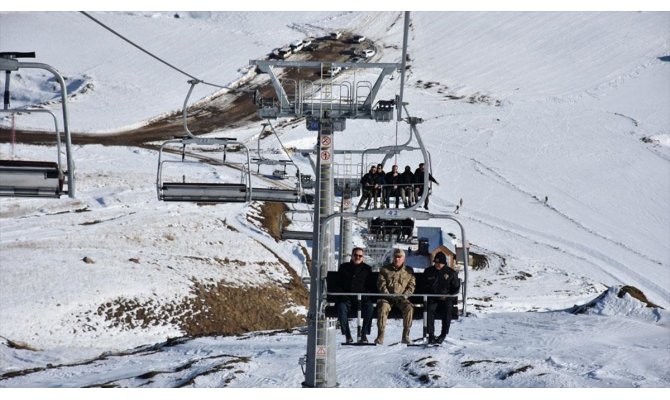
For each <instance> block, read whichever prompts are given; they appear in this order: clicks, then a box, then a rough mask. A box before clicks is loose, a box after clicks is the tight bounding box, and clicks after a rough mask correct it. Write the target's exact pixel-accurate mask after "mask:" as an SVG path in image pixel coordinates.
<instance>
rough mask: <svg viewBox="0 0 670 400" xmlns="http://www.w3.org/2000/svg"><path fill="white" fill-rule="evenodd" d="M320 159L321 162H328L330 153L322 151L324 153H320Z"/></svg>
mask: <svg viewBox="0 0 670 400" xmlns="http://www.w3.org/2000/svg"><path fill="white" fill-rule="evenodd" d="M321 159H322V160H323V161H328V160H330V151H328V150H324V151H322V152H321Z"/></svg>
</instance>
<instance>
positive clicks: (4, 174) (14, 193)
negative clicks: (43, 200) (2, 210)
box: [0, 160, 64, 198]
mask: <svg viewBox="0 0 670 400" xmlns="http://www.w3.org/2000/svg"><path fill="white" fill-rule="evenodd" d="M63 183H64V177H63V175H62V174H61V172H60V169H59V167H58V163H55V162H49V161H25V160H0V196H9V197H54V198H58V197H60V196H61V194H63Z"/></svg>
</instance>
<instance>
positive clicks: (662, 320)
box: [0, 12, 670, 387]
mask: <svg viewBox="0 0 670 400" xmlns="http://www.w3.org/2000/svg"><path fill="white" fill-rule="evenodd" d="M93 16H95V17H96V18H98V19H100V20H101V21H103V22H104V23H107V24H109V25H110V26H112V27H113V28H115V29H117V30H119V31H120V32H122V33H123V34H124V35H127V36H128V37H130V38H131V39H133V40H135V41H137V42H138V43H139V44H141V45H142V46H144V47H146V48H147V49H148V50H150V51H152V52H154V53H156V54H158V55H159V56H161V57H164V58H165V59H166V60H167V61H169V62H171V63H173V64H175V65H177V66H179V67H180V68H182V69H184V70H186V71H188V72H189V73H191V74H193V75H195V76H197V77H198V78H200V79H204V80H206V81H209V82H215V83H220V84H224V85H229V84H233V83H235V82H237V81H238V80H239V79H241V78H242V77H244V76H245V75H247V74H248V73H250V71H251V69H249V68H248V60H249V59H255V58H262V57H264V56H265V54H267V53H268V52H269V51H271V50H272V49H273V48H276V47H280V46H282V45H285V44H286V43H288V42H290V41H292V40H295V39H300V38H303V37H304V36H306V35H310V34H313V35H323V34H325V33H326V32H329V31H331V30H334V29H342V30H348V31H351V32H356V33H361V34H364V35H366V36H367V37H369V38H370V39H372V40H373V41H374V42H375V44H376V47H377V48H378V49H379V52H378V55H376V56H375V57H376V58H375V60H376V61H381V62H396V61H398V60H399V59H400V45H401V43H402V14H401V13H397V12H355V13H348V12H291V13H261V12H255V13H238V12H236V13H223V14H220V13H179V16H180V18H175V17H174V13H93ZM412 21H413V23H412V29H411V33H410V41H409V53H410V59H411V62H410V65H411V67H410V69H409V74H408V76H407V85H406V88H405V101H407V102H408V103H409V105H408V109H409V111H410V113H411V114H412V115H414V116H418V117H421V118H423V119H424V122H423V123H422V124H420V125H419V131H420V133H421V134H422V137H423V140H424V142H425V143H426V144H427V145H428V147H429V150H430V152H431V157H432V171H433V172H432V174H433V175H434V176H435V178H436V179H437V180H438V181H439V182H440V185H439V186H434V187H433V195H432V197H431V211H433V212H436V213H447V212H453V211H454V209H455V206H456V204H458V203H459V201H460V199H463V204H464V205H463V207H461V208H460V210H459V214H458V217H459V219H460V220H461V221H462V222H463V223H464V225H465V227H466V229H467V233H468V239H469V240H470V241H471V242H472V243H473V244H474V245H475V246H476V249H477V250H478V251H480V252H483V253H485V254H487V255H488V256H489V258H490V267H489V268H488V269H485V270H481V271H472V273H471V275H470V282H469V287H468V295H469V297H470V299H469V303H470V305H471V309H470V311H472V312H473V313H474V314H475V315H474V316H473V317H472V318H465V319H461V320H459V321H458V322H457V323H455V324H454V326H453V329H452V334H451V335H450V336H451V341H450V343H449V344H448V345H447V346H445V347H442V348H439V349H430V350H429V351H430V353H428V354H427V353H426V350H423V349H421V350H419V349H414V348H413V349H405V348H401V347H400V346H384V347H379V346H377V347H374V348H366V349H358V348H350V347H340V348H338V355H337V357H338V358H337V359H338V377H339V381H340V384H341V385H342V386H344V387H378V386H392V387H398V386H410V387H415V386H466V387H471V386H486V387H499V386H506V387H519V386H539V387H542V386H548V387H570V386H584V387H590V386H596V387H607V386H615V387H621V386H646V387H667V386H669V385H670V377H668V374H667V370H668V366H670V353H669V352H668V348H670V335H669V333H670V331H669V330H668V329H669V328H668V324H667V316H666V313H665V312H664V311H651V310H647V309H643V308H641V307H642V306H640V305H639V304H638V303H635V301H634V300H632V299H628V298H626V297H624V298H623V299H619V298H616V300H610V301H611V305H607V306H603V307H601V308H599V309H598V310H600V311H597V312H596V311H593V312H590V313H588V314H586V315H573V314H570V313H567V312H564V311H560V310H565V309H568V308H570V307H571V306H573V305H574V304H583V303H586V302H588V301H590V300H592V299H594V298H595V297H597V296H598V295H599V294H600V293H602V292H604V291H605V290H607V287H612V286H614V287H617V286H620V285H632V286H636V287H638V288H639V289H641V290H642V291H643V292H644V293H645V294H646V295H647V297H648V298H649V300H650V301H652V302H654V303H656V304H658V305H661V306H663V307H665V308H666V309H667V308H668V307H670V165H669V163H670V146H669V144H670V143H669V142H670V115H669V113H668V112H667V111H668V109H670V90H669V88H670V62H668V56H669V55H670V29H669V28H668V27H669V26H670V23H669V22H670V13H667V12H643V13H633V12H626V13H516V12H514V13H510V12H505V13H446V12H444V13H439V12H432V13H428V12H416V13H412ZM0 50H1V51H32V50H35V51H36V52H37V55H38V58H37V61H40V62H45V63H48V64H51V65H53V66H54V67H56V68H57V69H59V70H60V71H61V73H63V74H64V75H65V76H68V77H69V78H70V82H72V85H73V87H72V89H73V90H72V91H73V92H75V93H77V95H76V96H75V97H74V98H73V99H72V101H71V103H70V107H71V125H72V129H73V130H74V131H90V132H98V133H103V132H110V131H117V130H120V129H124V128H127V127H131V126H139V125H142V124H144V123H146V121H147V120H149V119H151V118H153V117H156V116H159V115H161V114H164V113H166V112H169V111H173V110H178V109H179V108H180V107H181V104H182V102H183V97H184V96H185V94H186V91H187V90H188V85H187V84H186V80H187V79H188V78H187V77H185V76H183V75H180V74H178V73H177V72H175V71H173V70H171V69H169V68H167V67H166V66H164V65H163V64H160V63H158V62H157V61H155V60H153V59H152V58H150V57H148V56H146V55H145V54H143V53H141V52H139V51H138V50H137V49H135V48H133V47H131V46H129V45H128V44H126V43H124V42H122V41H121V40H119V39H118V38H116V37H114V36H113V35H111V34H110V33H109V32H107V31H105V30H103V29H102V28H101V27H99V26H98V25H96V24H95V23H93V22H92V21H90V20H89V19H87V18H86V17H85V16H83V15H81V14H78V13H60V12H59V13H0ZM348 76H349V78H348V79H351V75H348ZM364 77H365V74H360V76H359V75H357V79H362V78H364ZM2 79H4V76H3V77H2V78H0V83H3V84H4V81H3V80H2ZM342 79H347V78H346V76H345V77H344V78H342ZM41 81H42V80H41V79H40V77H39V76H38V75H34V74H24V73H21V79H20V80H19V81H18V82H17V83H16V85H15V86H13V87H14V89H15V90H14V93H15V94H17V95H19V97H18V98H16V99H14V100H13V101H14V104H16V105H20V104H25V103H26V102H33V101H37V102H44V101H49V100H53V99H52V97H50V96H52V95H51V94H49V92H48V91H47V90H46V89H45V88H44V87H41V86H40V85H41ZM398 82H399V79H398V76H397V75H394V77H393V80H390V81H388V82H387V83H386V84H385V85H384V87H383V89H382V92H383V94H382V96H381V97H382V98H391V97H392V96H393V95H394V94H396V93H397V90H398V86H397V85H398ZM12 84H13V85H14V80H13V81H12ZM18 89H20V90H18ZM218 90H220V89H219V88H214V87H205V86H203V85H200V87H199V88H198V91H197V92H196V93H195V94H194V99H197V98H202V97H205V96H208V95H212V94H214V93H216V92H217V91H218ZM50 107H54V109H55V105H51V106H50ZM49 122H50V121H48V120H46V119H45V120H44V121H42V120H41V119H40V118H39V117H38V118H28V117H25V116H21V117H19V118H18V119H17V124H18V126H19V127H38V128H44V129H47V128H48V124H49ZM2 124H3V126H5V127H7V126H9V124H10V122H9V121H8V120H3V122H2ZM259 131H260V127H259V126H249V127H245V128H240V129H237V130H235V131H234V132H226V134H230V135H231V136H235V137H238V138H239V139H240V140H245V141H248V142H249V143H250V144H253V146H254V147H255V143H256V135H257V134H258V132H259ZM407 131H408V130H407V127H406V125H404V124H400V125H399V127H398V142H403V141H404V139H405V138H406V137H407V135H408V132H407ZM279 133H280V135H281V138H282V141H283V143H284V144H285V145H286V146H296V147H299V148H306V147H310V146H311V145H313V143H314V140H315V138H314V136H313V134H312V133H308V132H307V131H305V130H304V128H303V127H302V124H299V125H298V127H291V126H288V127H286V128H284V129H280V131H279ZM395 142H396V126H395V124H394V123H388V124H376V123H374V122H366V121H350V122H349V123H348V124H347V129H346V130H345V131H344V132H342V133H338V135H337V136H336V138H335V146H336V148H342V149H344V148H362V147H373V146H381V145H391V144H393V143H395ZM264 143H265V144H264V145H263V146H265V148H266V150H267V151H272V150H273V149H275V148H278V144H277V143H276V142H274V141H271V140H269V141H264ZM51 150H52V149H51V148H48V147H43V146H25V145H17V146H16V148H15V150H14V152H15V153H16V154H17V155H23V156H35V157H36V158H40V157H47V158H49V157H51V154H50V152H51ZM12 151H13V150H12V146H10V145H9V144H2V145H0V153H1V154H2V156H3V158H4V157H6V156H9V155H10V154H11V153H12ZM156 158H157V155H156V153H155V152H152V151H149V150H145V149H129V148H114V147H102V146H76V148H75V161H76V165H77V185H78V195H77V199H76V200H69V199H61V200H56V201H53V200H27V199H0V218H1V219H0V336H2V337H4V338H5V341H6V340H11V341H16V342H21V343H25V344H27V345H29V346H31V347H34V348H38V349H40V350H43V351H40V352H37V353H35V352H30V351H27V350H16V349H11V348H8V347H3V350H2V353H0V354H2V356H1V367H2V371H3V372H7V371H15V370H19V369H25V368H32V367H36V366H43V365H46V364H47V363H50V364H54V365H57V364H62V363H71V362H74V361H79V360H84V359H88V358H90V357H93V356H95V355H98V354H99V353H101V352H103V351H106V350H113V351H120V350H125V349H129V348H132V347H134V346H139V345H148V344H152V343H157V342H162V341H164V340H166V339H167V338H168V337H174V336H179V335H181V334H183V333H182V332H181V331H180V330H179V329H178V327H175V326H174V325H166V326H160V325H152V326H147V327H136V328H134V329H122V328H118V327H117V328H105V327H106V326H107V325H106V323H105V322H104V321H103V320H101V319H99V316H96V315H97V314H95V313H87V312H90V311H92V310H95V309H97V307H98V306H99V305H101V304H104V303H105V302H108V301H112V300H114V299H116V298H118V297H120V296H124V297H127V298H136V299H139V300H141V301H147V300H149V299H153V300H155V301H158V302H164V303H169V302H171V301H179V300H180V299H182V298H184V297H188V296H191V292H190V290H191V287H192V286H191V284H192V280H193V279H195V280H198V281H201V282H210V281H211V282H218V281H221V280H227V281H228V282H229V283H231V284H244V283H252V284H255V285H276V284H279V283H281V282H284V281H286V280H287V279H289V274H287V272H286V270H285V269H283V268H282V267H281V266H280V264H279V263H277V261H276V260H278V258H281V259H282V260H285V261H286V262H287V263H288V264H289V265H290V266H291V267H292V268H293V269H294V270H295V271H296V272H297V273H301V272H302V271H303V270H304V268H305V261H306V260H305V256H304V253H303V250H302V249H301V245H304V243H302V244H301V243H295V242H276V241H274V240H273V239H272V238H271V237H270V236H269V235H268V234H267V233H265V232H263V231H262V230H261V229H260V228H259V227H258V226H257V225H256V224H254V223H252V222H251V221H250V219H249V218H247V214H248V213H250V214H254V213H257V210H255V209H254V208H253V207H252V206H243V205H234V204H231V205H218V206H214V207H200V206H197V205H195V204H164V203H160V202H158V201H157V200H156V194H155V187H154V184H155V169H156ZM375 161H377V160H372V159H371V160H370V162H375ZM418 162H419V157H418V155H415V154H410V155H402V156H401V157H400V158H399V159H398V164H399V165H400V166H401V169H402V167H403V166H404V165H410V166H412V167H413V168H414V167H415V166H416V164H417V163H418ZM212 173H213V174H214V173H217V174H218V173H221V174H223V176H224V177H225V175H226V173H227V172H226V171H223V172H220V171H213V172H212ZM545 197H546V198H547V201H546V202H545V201H544V199H545ZM78 210H79V211H82V210H86V211H85V212H76V211H78ZM430 224H433V225H438V224H440V223H438V222H437V221H431V222H430ZM443 227H444V229H445V230H447V231H453V232H455V231H456V229H455V227H454V226H451V225H449V224H444V225H443ZM273 253H274V254H273ZM84 257H89V258H90V259H92V260H93V261H94V262H95V263H94V264H87V263H85V262H84V261H82V260H83V258H84ZM224 259H228V260H238V261H240V262H243V263H245V265H246V266H248V268H239V269H238V271H234V272H233V271H230V269H222V268H220V267H221V263H220V262H219V261H217V260H224ZM131 260H135V261H131ZM137 261H139V262H137ZM266 261H267V262H270V264H269V266H268V264H262V263H264V262H266ZM259 265H263V267H262V268H261V269H263V270H266V272H267V273H266V274H264V275H259V274H258V273H255V271H257V269H258V268H259V267H258V266H259ZM607 304H610V303H607ZM631 310H633V311H631ZM303 311H304V310H303ZM527 311H540V312H534V313H527ZM82 316H84V317H89V318H90V320H89V321H86V320H85V318H84V320H82V319H81V317H82ZM86 325H90V326H92V327H94V328H95V329H86V328H85V326H86ZM392 329H395V331H393V330H392V331H391V332H390V333H389V335H390V336H397V337H398V338H399V336H400V335H399V330H398V329H399V326H397V325H393V326H392ZM373 330H374V329H373ZM412 333H413V336H420V327H419V326H418V325H415V327H414V328H413V331H412ZM305 344H306V339H305V336H304V332H300V331H295V332H292V333H281V334H276V335H270V336H266V335H264V334H250V335H247V336H243V337H237V338H236V337H227V338H201V339H198V340H196V341H193V342H187V343H185V344H183V347H180V348H179V349H178V350H175V353H174V354H173V355H166V353H161V355H160V356H158V357H163V356H164V357H165V362H166V363H168V364H170V365H173V366H177V365H181V362H182V361H183V358H184V357H185V354H192V353H196V354H205V353H207V354H212V355H213V354H229V355H233V356H234V357H237V358H235V360H236V361H235V360H233V361H231V360H232V359H231V360H229V359H225V360H224V359H223V358H222V359H220V360H221V362H222V363H225V362H227V361H231V364H230V365H232V364H235V365H237V366H238V369H239V370H241V371H245V372H248V373H247V374H246V375H244V376H242V375H241V374H233V375H222V374H224V372H221V370H220V369H219V370H216V371H218V372H212V374H211V375H207V378H206V379H204V380H200V381H197V380H196V383H195V385H196V386H222V385H224V384H225V385H228V386H243V387H244V386H246V387H249V386H253V387H261V386H262V387H294V386H299V384H300V382H301V381H302V374H301V372H300V367H299V365H298V364H297V359H298V358H299V357H300V356H302V355H303V354H304V346H305ZM170 349H172V347H170ZM425 357H429V358H425ZM201 358H203V359H204V358H205V357H204V356H203V357H201ZM247 358H248V360H247ZM137 359H138V358H132V357H131V358H125V357H124V358H122V359H121V360H122V361H120V362H119V363H118V364H115V365H111V364H107V363H103V364H102V365H103V366H101V368H102V370H103V371H105V372H103V375H104V377H100V378H98V377H95V378H94V377H92V376H91V375H90V374H89V370H88V369H87V368H86V367H84V369H83V370H82V371H81V372H77V371H76V370H75V369H68V371H70V372H69V373H70V374H71V375H69V376H72V379H71V380H69V381H67V382H65V383H64V382H63V381H62V380H61V381H58V379H59V378H58V377H59V376H60V375H59V373H60V372H58V370H52V369H48V370H45V371H44V372H40V373H36V374H28V375H25V376H23V377H20V378H16V379H11V380H9V379H5V380H0V386H59V385H64V386H84V385H90V384H102V383H105V382H111V381H114V382H118V384H119V385H122V386H139V385H141V384H144V383H146V382H145V381H142V380H139V381H138V380H133V379H130V377H136V376H139V375H141V374H142V373H144V372H149V371H148V367H147V364H143V365H144V366H143V367H141V368H139V369H138V370H133V371H130V372H128V370H129V365H128V364H129V363H134V362H137V361H136V360H137ZM180 359H181V360H182V361H178V360H180ZM240 360H247V361H240ZM361 360H365V362H361ZM370 360H372V361H373V362H368V361H370ZM149 362H156V361H155V360H154V361H149ZM149 362H148V363H149ZM208 365H209V364H208ZM216 365H219V364H216ZM216 365H210V367H211V368H214V369H216V368H215V367H216ZM527 365H530V366H531V367H530V368H526V366H527ZM210 367H207V368H205V367H203V368H204V370H208V371H209V370H210V369H209V368H210ZM170 368H172V367H168V366H167V365H166V366H165V369H170ZM366 368H368V369H366ZM370 368H372V369H374V371H373V370H372V369H370ZM117 370H118V371H122V372H119V373H117V372H115V371H117ZM139 370H142V371H143V372H140V373H136V372H137V371H139ZM124 371H125V372H124ZM188 371H191V372H193V370H192V369H189V370H188ZM365 371H370V372H369V373H367V372H365ZM513 371H517V372H516V373H514V374H512V375H509V373H510V372H513ZM373 372H374V373H373ZM124 374H125V375H124ZM133 374H134V375H133ZM413 374H414V375H413ZM424 375H425V376H427V377H428V378H427V379H428V380H427V381H426V378H422V377H423V376H424ZM124 376H125V377H127V378H128V379H129V380H122V379H126V378H124ZM165 376H167V375H165ZM433 376H438V377H437V378H433ZM229 377H230V380H229V381H228V380H227V379H228V378H229ZM210 378H211V379H210ZM181 379H182V378H175V377H174V376H173V377H170V378H166V379H165V380H160V379H158V380H155V381H154V383H153V384H154V385H156V386H176V385H177V384H176V383H174V382H176V381H179V382H183V380H181ZM57 381H58V382H57ZM226 382H227V383H226Z"/></svg>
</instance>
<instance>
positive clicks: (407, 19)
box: [396, 11, 409, 122]
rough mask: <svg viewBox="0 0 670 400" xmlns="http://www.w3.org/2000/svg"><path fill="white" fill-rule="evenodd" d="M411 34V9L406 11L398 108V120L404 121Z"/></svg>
mask: <svg viewBox="0 0 670 400" xmlns="http://www.w3.org/2000/svg"><path fill="white" fill-rule="evenodd" d="M408 35H409V11H405V27H404V30H403V37H402V61H401V62H400V64H401V67H400V68H401V70H400V96H399V101H398V104H396V108H397V109H398V122H400V121H402V101H403V100H402V99H403V94H404V89H405V68H407V67H406V63H407V36H408Z"/></svg>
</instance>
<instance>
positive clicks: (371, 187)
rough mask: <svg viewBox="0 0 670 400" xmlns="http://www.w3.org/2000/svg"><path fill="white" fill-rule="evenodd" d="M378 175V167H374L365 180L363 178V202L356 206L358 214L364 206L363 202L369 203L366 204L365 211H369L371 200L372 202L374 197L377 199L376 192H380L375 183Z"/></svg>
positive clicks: (365, 176) (364, 176)
mask: <svg viewBox="0 0 670 400" xmlns="http://www.w3.org/2000/svg"><path fill="white" fill-rule="evenodd" d="M376 175H377V167H375V166H374V165H373V166H372V167H370V172H368V173H367V174H365V175H363V178H361V186H363V195H362V196H361V200H360V201H359V202H358V205H357V206H356V212H358V211H359V210H360V209H361V206H362V205H363V202H364V201H365V200H367V201H368V202H367V203H366V204H365V209H366V210H367V209H368V208H369V207H370V200H372V198H373V197H375V198H376V196H375V191H376V190H378V189H377V187H376V182H375V178H376Z"/></svg>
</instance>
